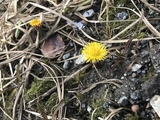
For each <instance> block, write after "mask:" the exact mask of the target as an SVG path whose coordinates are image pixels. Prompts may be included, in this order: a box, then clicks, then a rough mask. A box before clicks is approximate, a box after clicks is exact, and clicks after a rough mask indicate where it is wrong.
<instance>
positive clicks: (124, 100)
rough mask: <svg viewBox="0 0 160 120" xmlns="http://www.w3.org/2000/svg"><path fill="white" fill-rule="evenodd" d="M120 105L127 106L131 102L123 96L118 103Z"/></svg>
mask: <svg viewBox="0 0 160 120" xmlns="http://www.w3.org/2000/svg"><path fill="white" fill-rule="evenodd" d="M117 103H118V104H120V105H122V106H126V105H128V103H129V101H128V98H127V97H126V96H122V97H121V98H120V99H119V100H118V102H117Z"/></svg>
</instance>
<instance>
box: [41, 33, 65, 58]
mask: <svg viewBox="0 0 160 120" xmlns="http://www.w3.org/2000/svg"><path fill="white" fill-rule="evenodd" d="M64 48H65V44H64V42H63V40H62V38H61V36H60V35H59V34H53V35H51V36H50V37H49V39H48V40H46V41H45V42H44V43H43V44H42V47H41V52H42V53H43V55H44V56H45V57H47V58H55V57H56V56H57V55H59V54H60V53H62V52H64Z"/></svg>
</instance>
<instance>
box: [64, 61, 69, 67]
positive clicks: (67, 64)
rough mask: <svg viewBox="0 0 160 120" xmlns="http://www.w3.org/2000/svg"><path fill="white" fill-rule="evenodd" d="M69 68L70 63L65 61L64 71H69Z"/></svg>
mask: <svg viewBox="0 0 160 120" xmlns="http://www.w3.org/2000/svg"><path fill="white" fill-rule="evenodd" d="M68 68H69V61H68V60H65V61H64V64H63V69H68Z"/></svg>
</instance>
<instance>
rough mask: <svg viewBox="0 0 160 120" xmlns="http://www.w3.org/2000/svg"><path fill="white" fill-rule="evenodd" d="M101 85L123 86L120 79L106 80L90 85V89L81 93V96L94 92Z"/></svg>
mask: <svg viewBox="0 0 160 120" xmlns="http://www.w3.org/2000/svg"><path fill="white" fill-rule="evenodd" d="M100 84H113V85H115V86H117V87H119V84H122V82H121V81H120V80H118V79H106V80H103V81H100V82H97V83H93V84H91V85H89V87H88V88H87V89H85V90H82V91H81V94H84V93H86V92H89V91H90V90H92V89H93V88H95V87H96V86H98V85H100Z"/></svg>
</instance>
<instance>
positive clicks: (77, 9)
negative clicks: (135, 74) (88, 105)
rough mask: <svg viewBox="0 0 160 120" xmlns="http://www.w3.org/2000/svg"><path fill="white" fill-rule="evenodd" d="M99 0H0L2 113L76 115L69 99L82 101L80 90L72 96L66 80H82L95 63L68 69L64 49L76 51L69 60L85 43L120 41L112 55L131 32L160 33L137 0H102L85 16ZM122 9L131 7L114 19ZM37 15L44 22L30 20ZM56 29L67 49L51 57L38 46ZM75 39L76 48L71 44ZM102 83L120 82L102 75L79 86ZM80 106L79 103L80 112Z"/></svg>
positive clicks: (13, 118)
mask: <svg viewBox="0 0 160 120" xmlns="http://www.w3.org/2000/svg"><path fill="white" fill-rule="evenodd" d="M95 2H97V1H96V0H30V1H28V0H11V1H10V0H4V1H3V2H1V4H0V6H1V10H0V14H1V21H0V30H1V33H0V109H1V111H0V112H1V113H0V115H1V117H0V118H4V119H10V120H16V119H17V120H22V119H24V120H25V119H44V120H47V119H55V120H56V119H58V120H63V119H64V120H67V119H78V118H74V117H75V116H72V117H71V116H70V115H67V114H68V112H67V110H68V109H69V108H68V107H67V103H69V102H70V101H72V100H75V99H76V100H77V101H78V102H77V104H79V106H81V101H80V98H78V95H76V94H73V96H72V97H70V96H68V94H67V92H66V91H67V90H69V89H70V88H67V86H69V85H66V83H71V80H72V81H73V85H74V82H77V83H79V84H80V83H81V82H80V81H81V77H82V76H83V74H84V73H85V71H86V70H87V69H88V68H89V67H91V66H92V65H91V64H83V65H79V66H78V67H77V66H76V67H72V69H71V70H69V71H67V70H64V69H63V68H62V63H64V61H65V60H64V59H62V56H63V55H64V54H65V53H69V52H71V53H72V56H71V57H69V58H67V59H66V60H75V59H77V58H78V56H79V55H80V52H79V51H80V49H81V48H82V47H83V46H84V45H85V44H86V43H87V42H89V41H99V42H101V43H103V44H105V45H106V46H107V47H108V45H110V44H111V45H114V44H116V45H117V46H113V47H111V48H109V49H110V52H111V53H110V54H114V53H115V51H116V49H117V47H120V48H121V45H122V43H126V42H128V40H129V39H130V37H131V36H132V37H133V40H132V41H133V42H135V41H140V40H158V39H159V38H160V33H159V31H158V30H157V29H156V28H155V27H154V26H153V25H152V24H151V23H150V22H149V21H152V18H150V19H148V18H147V17H146V16H145V13H144V10H143V9H141V10H140V9H139V8H138V7H137V5H136V4H135V1H134V0H130V4H131V5H132V7H133V8H130V7H121V6H115V5H118V3H119V4H120V2H121V1H120V0H117V1H116V0H101V1H98V4H99V5H98V7H97V8H96V9H98V10H97V13H96V15H95V17H94V19H88V18H85V17H84V16H83V15H82V13H83V12H84V11H85V10H87V9H90V8H91V7H93V6H94V5H95V4H96V3H95ZM138 2H143V4H144V5H145V6H146V7H148V9H153V10H155V11H156V12H158V13H159V9H158V8H156V6H155V5H152V4H149V3H148V2H147V1H146V0H140V1H138ZM93 9H94V7H93ZM118 10H126V11H128V13H129V17H128V19H127V20H118V19H114V18H115V16H116V15H115V12H116V11H118ZM34 18H37V19H40V20H41V21H42V25H41V26H40V27H31V26H30V25H29V22H30V20H32V19H34ZM78 20H82V21H83V22H85V23H86V24H87V25H89V26H92V27H89V29H88V30H89V32H88V31H87V30H86V29H87V27H86V29H78V28H79V27H78V26H77V24H76V23H75V21H78ZM153 20H155V18H153ZM157 20H159V18H157ZM101 27H102V28H101ZM75 28H76V29H75ZM119 28H120V29H119ZM77 29H78V30H77ZM117 29H118V32H117ZM100 32H102V34H103V35H101V34H100ZM142 32H143V33H144V34H142ZM55 33H56V34H58V35H60V36H61V37H62V38H61V39H63V40H64V43H65V48H64V49H63V50H62V51H61V52H59V53H58V54H57V55H54V57H52V59H48V56H47V55H45V54H42V53H43V51H42V53H41V51H40V49H41V48H42V45H44V42H45V41H47V40H48V39H49V37H50V36H51V35H53V34H55ZM71 43H72V44H73V47H69V44H71ZM118 45H119V46H118ZM122 46H123V45H122ZM112 52H113V53H112ZM92 69H94V67H93V68H92ZM95 69H96V68H95ZM96 71H97V69H96ZM97 72H98V71H97ZM82 73H83V74H82ZM73 79H74V80H73ZM75 79H76V81H75ZM77 79H78V80H77ZM99 84H107V85H115V86H118V85H119V84H121V82H120V81H119V80H117V79H109V80H108V79H104V78H102V80H100V82H96V83H92V84H91V85H88V86H87V87H85V88H83V87H82V88H81V89H78V90H77V91H80V92H79V93H80V94H85V93H87V92H89V91H90V90H92V89H94V88H95V87H96V86H98V85H99ZM71 85H72V84H71ZM73 91H74V92H75V91H76V90H73ZM74 92H73V93H74ZM80 109H81V107H79V111H80ZM124 109H126V108H118V109H115V110H113V111H108V114H106V115H104V116H103V119H104V120H110V119H111V118H112V117H113V116H114V115H115V114H118V113H119V112H120V111H122V110H124ZM95 112H96V109H95V110H93V112H92V114H91V117H90V119H95V118H94V117H93V116H94V114H95ZM67 116H69V117H70V118H69V117H68V118H67ZM88 119H89V118H88Z"/></svg>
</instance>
